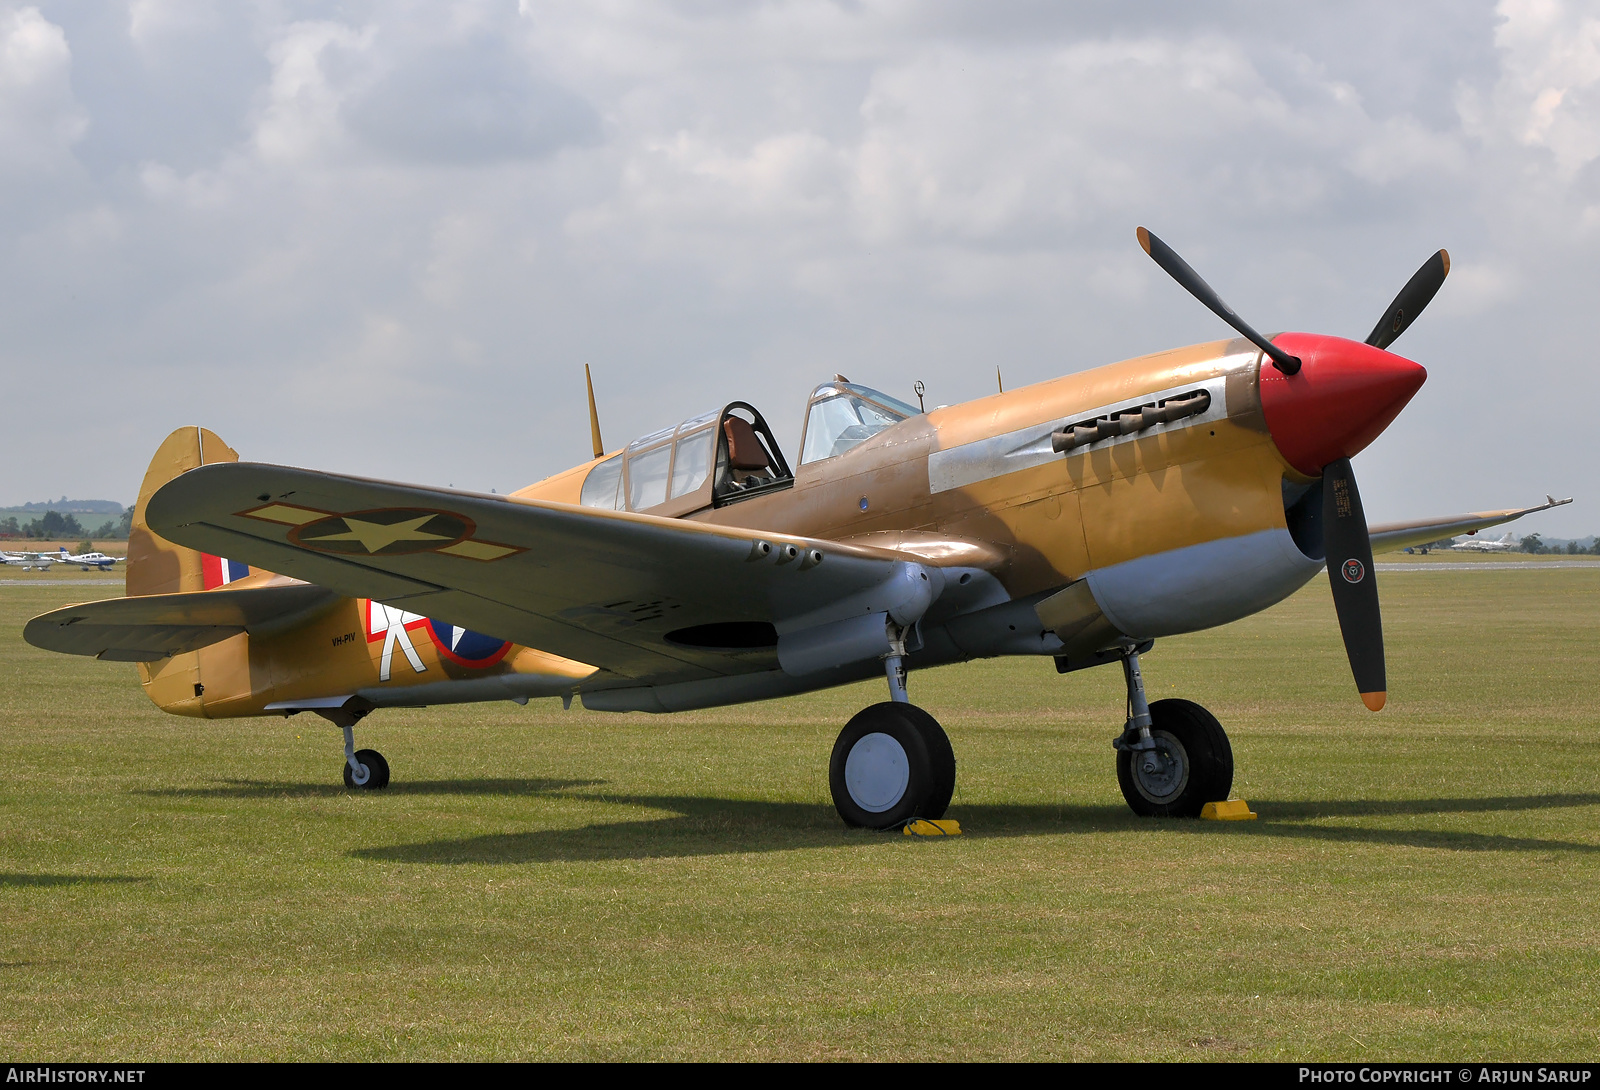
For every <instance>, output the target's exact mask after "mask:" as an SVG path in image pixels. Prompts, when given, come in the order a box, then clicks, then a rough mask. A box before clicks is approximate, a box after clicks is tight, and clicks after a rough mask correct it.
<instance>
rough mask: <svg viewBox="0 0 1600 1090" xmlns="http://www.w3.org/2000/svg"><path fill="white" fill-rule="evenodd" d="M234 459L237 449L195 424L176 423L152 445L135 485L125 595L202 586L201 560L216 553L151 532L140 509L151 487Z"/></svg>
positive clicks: (203, 569)
mask: <svg viewBox="0 0 1600 1090" xmlns="http://www.w3.org/2000/svg"><path fill="white" fill-rule="evenodd" d="M238 460H239V453H238V451H236V450H234V449H233V448H232V447H230V446H228V444H226V443H224V442H223V441H222V440H221V439H219V438H217V436H216V434H215V433H213V432H210V431H207V430H206V429H205V428H199V427H186V428H179V429H178V430H177V431H175V432H173V433H172V434H171V435H169V436H167V438H166V439H165V440H164V441H163V442H162V444H161V446H160V447H158V448H157V449H156V453H155V457H154V458H152V459H151V460H150V468H149V469H148V470H146V471H145V475H144V483H143V484H141V485H140V486H139V499H138V502H136V503H135V504H134V506H133V526H132V528H131V530H130V531H129V533H128V563H127V595H128V597H130V598H133V597H138V596H141V595H145V594H175V593H177V592H179V591H193V590H204V589H205V588H206V585H207V579H206V566H207V564H208V563H209V564H211V565H213V566H215V565H217V564H218V563H219V562H218V560H217V558H216V557H211V556H206V555H205V554H203V553H198V552H196V551H195V550H193V549H186V548H184V547H183V546H181V545H174V544H173V543H172V542H170V541H168V540H167V539H166V538H164V537H161V536H160V535H158V534H156V533H154V532H153V531H152V530H151V529H150V527H149V526H148V525H146V523H145V520H144V509H145V505H146V504H147V503H149V502H150V497H151V496H152V495H154V494H155V491H156V489H158V488H160V487H161V486H162V485H164V484H166V483H167V482H168V481H170V480H172V479H173V478H175V477H177V476H179V475H180V474H183V473H187V472H188V471H189V470H191V469H198V468H199V467H200V466H203V465H211V464H212V463H214V462H237V461H238ZM221 563H222V564H224V565H225V564H227V563H228V562H227V561H221Z"/></svg>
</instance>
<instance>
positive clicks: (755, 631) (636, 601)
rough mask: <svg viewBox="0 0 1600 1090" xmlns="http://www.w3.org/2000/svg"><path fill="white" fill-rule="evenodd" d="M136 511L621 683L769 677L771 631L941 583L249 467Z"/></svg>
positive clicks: (825, 549) (793, 553)
mask: <svg viewBox="0 0 1600 1090" xmlns="http://www.w3.org/2000/svg"><path fill="white" fill-rule="evenodd" d="M146 519H147V521H148V523H149V525H150V527H151V529H153V530H155V531H156V532H157V533H159V534H160V535H161V536H162V537H165V538H167V539H169V540H171V541H174V542H177V543H178V544H180V545H185V546H188V547H189V548H193V549H201V550H204V551H205V552H208V553H211V554H213V555H217V556H226V557H230V558H233V559H236V560H242V561H246V562H248V563H250V564H252V565H255V566H257V567H261V568H265V569H267V570H269V571H274V572H281V573H283V574H285V575H291V576H295V577H296V578H300V579H304V580H307V581H309V582H311V583H315V584H317V585H318V586H322V587H327V588H329V589H330V590H333V591H335V592H337V593H339V594H341V595H345V596H348V597H352V598H373V599H377V600H379V601H382V602H385V603H388V604H390V605H397V606H400V607H401V608H404V609H406V610H409V611H411V612H413V613H418V614H421V615H424V616H428V617H435V618H438V619H440V620H442V621H447V622H449V623H451V624H456V625H460V626H462V627H464V628H469V629H472V630H474V631H477V632H483V633H486V634H492V635H495V636H498V637H500V638H501V639H506V640H512V641H514V642H517V643H521V644H525V645H527V646H530V647H536V648H539V649H540V650H543V651H549V652H552V653H554V654H557V655H561V656H563V657H565V658H569V659H576V660H578V661H580V662H585V663H588V664H590V665H592V666H597V667H600V668H601V669H603V670H606V671H610V673H611V675H613V677H612V678H611V681H612V682H617V681H619V680H620V679H619V678H617V677H616V676H615V675H620V676H621V677H625V678H629V679H634V680H633V681H632V682H631V683H632V684H638V683H639V681H640V680H646V681H648V682H649V683H652V684H656V683H661V682H664V681H668V680H671V681H683V680H693V679H698V678H711V677H718V676H730V675H734V674H740V673H747V672H751V671H755V670H771V669H773V668H774V667H775V666H776V665H777V663H776V662H775V661H774V655H775V654H776V653H777V643H778V639H779V637H781V636H783V635H784V634H785V633H792V632H802V631H811V630H815V629H818V628H819V627H820V626H822V625H826V624H832V623H847V622H851V621H857V620H859V619H861V618H863V617H865V616H868V615H871V614H874V613H878V614H883V613H890V612H893V611H896V610H901V609H907V608H910V609H915V608H916V603H917V602H918V601H919V600H920V601H921V603H922V605H924V606H925V605H926V602H927V600H928V596H929V593H930V591H929V588H930V586H931V585H932V584H933V583H936V582H937V583H941V584H942V579H941V577H940V576H939V575H938V573H937V570H934V576H933V578H932V579H930V577H929V571H930V569H929V568H927V567H924V566H923V565H922V564H920V563H917V562H915V560H914V558H911V557H907V556H904V555H902V554H898V553H894V552H891V551H888V550H883V549H874V548H866V547H859V546H847V545H841V544H838V543H836V542H828V541H814V540H810V539H806V538H799V537H793V536H789V535H782V536H779V535H773V534H764V533H761V532H758V531H751V530H741V529H733V528H729V527H722V526H710V525H707V524H705V523H698V522H688V521H682V520H677V519H665V518H656V517H654V516H649V515H637V514H631V513H628V512H612V511H600V510H596V509H592V508H586V507H575V506H571V505H568V504H558V503H548V502H543V501H535V500H516V499H512V498H510V497H505V496H494V495H490V496H485V495H481V494H478V493H470V492H458V491H454V490H446V489H434V488H423V487H418V486H414V485H404V484H395V483H390V482H386V481H375V480H366V479H362V478H356V477H343V476H337V475H334V474H328V473H316V472H311V471H309V470H302V469H291V468H286V467H281V466H269V465H261V464H256V463H250V462H235V463H221V464H214V465H208V466H203V467H201V468H199V469H194V470H190V471H189V472H187V473H184V474H183V475H181V476H179V477H177V478H175V479H174V480H172V481H171V482H169V483H168V484H166V485H165V486H163V487H162V488H161V489H160V490H159V491H158V492H156V493H155V495H153V496H152V497H151V498H150V501H149V505H148V508H147V511H146ZM936 592H937V588H935V589H934V593H936ZM919 596H920V599H919ZM908 603H910V605H908ZM881 632H882V626H881V625H880V626H879V633H880V635H881ZM596 680H597V681H598V682H600V683H606V678H605V677H600V678H597V679H596ZM587 687H592V686H586V688H587Z"/></svg>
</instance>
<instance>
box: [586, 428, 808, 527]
mask: <svg viewBox="0 0 1600 1090" xmlns="http://www.w3.org/2000/svg"><path fill="white" fill-rule="evenodd" d="M793 483H794V474H793V473H792V472H791V471H790V470H789V465H788V463H787V462H785V461H784V460H783V452H782V451H780V450H779V449H778V443H777V440H775V439H774V438H773V437H772V429H771V428H769V427H767V422H766V421H765V420H764V419H762V417H761V414H760V413H759V412H757V411H756V410H755V407H754V406H751V405H748V404H746V403H745V402H742V401H735V402H733V403H732V404H730V405H728V406H726V407H724V408H722V409H718V410H715V411H713V412H708V413H701V414H700V415H699V416H692V417H690V418H689V419H688V420H685V421H684V422H683V423H681V424H679V425H678V426H677V427H675V428H663V429H662V430H660V431H656V432H651V433H650V434H649V435H643V436H640V437H639V438H638V439H635V440H634V441H633V442H631V443H629V444H628V446H627V448H626V449H624V450H623V452H622V453H621V454H614V455H612V456H611V457H610V458H607V459H606V460H605V461H603V462H601V463H600V464H599V465H597V466H595V467H594V468H593V469H591V470H590V471H589V476H588V477H587V478H585V479H584V482H583V488H582V490H581V492H580V493H579V500H578V502H580V503H582V504H583V505H584V506H586V507H603V508H606V509H608V510H613V511H651V512H652V513H654V514H661V515H669V516H675V515H682V514H687V513H688V512H690V511H696V510H699V509H700V508H702V507H708V506H711V507H721V506H723V505H725V504H728V503H734V502H737V501H738V500H741V499H747V498H749V497H751V496H756V495H760V494H762V493H765V492H772V491H777V490H779V489H782V488H787V487H789V486H790V485H792V484H793Z"/></svg>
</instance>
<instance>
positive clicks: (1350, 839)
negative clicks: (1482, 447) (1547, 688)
mask: <svg viewBox="0 0 1600 1090" xmlns="http://www.w3.org/2000/svg"><path fill="white" fill-rule="evenodd" d="M566 797H568V798H581V799H590V800H593V801H595V802H604V803H610V804H613V805H627V806H642V807H648V808H650V809H653V810H666V811H670V812H671V813H670V814H669V815H667V816H662V817H652V818H646V819H644V820H640V821H621V822H609V823H596V824H593V825H585V826H580V827H578V828H569V829H540V830H531V831H528V832H521V833H492V834H486V835H483V836H471V837H460V838H452V839H448V840H431V841H422V842H418V843H413V844H395V845H390V846H388V847H381V848H360V849H356V850H354V851H352V852H351V853H350V854H351V855H352V856H353V857H355V858H359V859H369V860H381V861H383V862H389V863H433V864H464V863H465V864H471V863H480V864H481V863H554V862H585V861H597V860H624V859H659V858H674V857H689V856H704V855H728V854H736V853H741V852H769V851H791V850H794V849H799V848H814V847H838V846H840V845H856V846H861V847H866V846H868V845H874V844H882V843H883V842H884V836H885V834H883V833H878V832H868V831H864V830H846V829H844V828H842V827H841V826H840V824H839V818H838V816H837V815H836V814H835V813H834V810H833V807H832V806H829V805H827V804H824V803H793V802H761V801H750V800H739V799H726V798H709V797H698V796H688V797H686V796H626V795H591V794H587V793H583V794H574V795H569V796H566ZM1256 805H1257V806H1258V810H1266V811H1268V813H1267V814H1264V815H1263V819H1262V820H1259V821H1253V822H1249V823H1236V822H1209V821H1207V822H1199V821H1183V822H1179V821H1170V822H1169V821H1155V822H1153V821H1150V820H1147V819H1144V818H1139V817H1135V816H1134V815H1133V814H1131V813H1129V812H1128V811H1127V810H1125V809H1123V808H1122V807H1120V806H1071V805H1032V806H1026V805H1018V806H959V807H957V808H956V809H955V810H953V811H952V813H951V816H952V817H955V818H957V819H959V820H960V821H961V822H962V824H963V825H964V827H965V828H966V829H967V830H968V832H969V835H971V836H973V838H974V839H981V838H988V837H1018V836H1040V835H1050V834H1068V833H1093V832H1111V831H1118V832H1127V833H1135V834H1137V833H1179V834H1186V835H1194V836H1219V835H1225V836H1243V837H1249V838H1256V837H1274V838H1276V837H1286V838H1291V839H1308V840H1325V841H1333V842H1340V843H1352V844H1361V843H1367V844H1385V845H1393V846H1399V847H1414V848H1436V849H1445V850H1449V851H1519V852H1530V851H1541V852H1579V853H1589V852H1600V844H1584V843H1578V842H1573V841H1563V840H1544V839H1538V838H1530V837H1516V836H1502V835H1498V834H1490V833H1473V832H1461V831H1455V830H1442V829H1386V828H1369V827H1361V826H1329V825H1313V824H1307V823H1306V821H1307V819H1310V818H1315V817H1331V816H1377V817H1383V816H1396V815H1408V814H1436V813H1460V812H1479V811H1496V810H1531V809H1549V808H1556V807H1573V806H1594V805H1600V794H1592V795H1579V794H1568V795H1534V796H1523V797H1515V798H1487V799H1417V800H1400V801H1394V802H1389V801H1359V800H1345V801H1340V802H1328V803H1322V802H1286V803H1271V802H1262V803H1259V804H1256ZM1280 810H1281V812H1280ZM892 839H893V840H899V839H901V838H900V837H898V836H893V837H892Z"/></svg>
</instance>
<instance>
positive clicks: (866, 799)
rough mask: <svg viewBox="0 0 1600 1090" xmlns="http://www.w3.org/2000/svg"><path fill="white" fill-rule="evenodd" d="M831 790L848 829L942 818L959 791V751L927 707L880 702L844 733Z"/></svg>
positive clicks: (836, 750) (830, 778)
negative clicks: (957, 788) (923, 708)
mask: <svg viewBox="0 0 1600 1090" xmlns="http://www.w3.org/2000/svg"><path fill="white" fill-rule="evenodd" d="M828 786H829V787H830V788H831V789H832V791H833V805H834V808H835V809H837V810H838V811H839V816H840V817H841V818H843V819H844V822H845V824H846V825H853V826H856V827H858V828H866V829H894V828H898V827H899V826H901V825H904V824H905V823H906V822H908V821H910V820H911V819H913V818H930V819H935V820H936V819H938V818H941V817H943V816H944V812H945V810H946V809H947V808H948V807H949V806H950V797H951V795H952V794H953V793H954V792H955V787H956V755H955V751H954V750H953V749H951V747H950V739H949V737H948V736H947V735H946V734H945V732H944V728H943V727H941V726H939V721H938V720H937V719H935V718H934V717H933V716H931V715H929V714H928V713H927V712H925V711H923V710H922V709H921V708H919V707H917V706H915V705H914V704H907V703H904V702H902V701H892V700H890V701H885V702H883V703H882V704H874V705H872V706H871V707H870V708H863V709H861V711H859V712H857V713H856V714H855V716H854V717H853V718H852V719H851V720H850V722H848V723H846V724H845V727H844V730H842V731H840V732H839V739H838V741H836V742H834V744H833V757H832V759H831V760H830V761H829V762H828Z"/></svg>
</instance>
